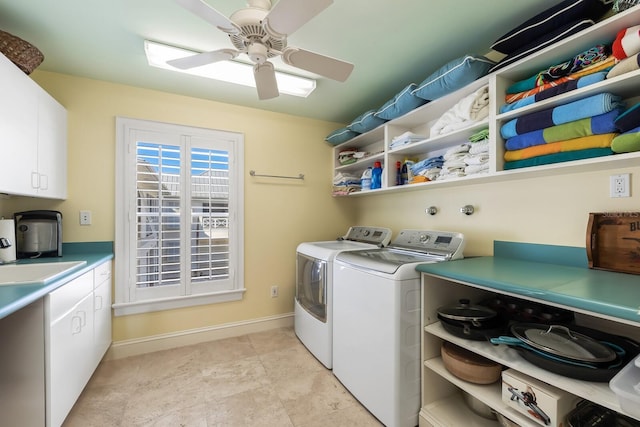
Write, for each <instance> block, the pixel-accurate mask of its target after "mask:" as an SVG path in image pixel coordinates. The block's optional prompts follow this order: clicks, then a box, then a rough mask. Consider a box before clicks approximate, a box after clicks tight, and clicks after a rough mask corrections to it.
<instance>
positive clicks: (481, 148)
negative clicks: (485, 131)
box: [469, 139, 489, 154]
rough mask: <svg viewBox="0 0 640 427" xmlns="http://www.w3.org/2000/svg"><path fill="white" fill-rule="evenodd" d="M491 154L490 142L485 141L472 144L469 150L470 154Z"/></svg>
mask: <svg viewBox="0 0 640 427" xmlns="http://www.w3.org/2000/svg"><path fill="white" fill-rule="evenodd" d="M488 152H489V140H488V139H483V140H482V141H478V142H473V143H471V147H470V148H469V153H471V154H478V153H488Z"/></svg>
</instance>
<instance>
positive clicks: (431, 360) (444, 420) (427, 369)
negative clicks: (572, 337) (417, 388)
mask: <svg viewBox="0 0 640 427" xmlns="http://www.w3.org/2000/svg"><path fill="white" fill-rule="evenodd" d="M422 278H423V279H422V287H423V291H422V295H423V300H422V316H423V319H422V320H423V325H422V326H423V334H422V361H423V369H422V410H421V412H420V426H421V427H426V426H454V425H475V424H469V423H470V422H484V421H486V420H484V419H482V418H481V417H479V416H477V415H475V414H473V413H471V414H465V413H464V410H465V409H466V408H463V407H464V406H465V405H464V402H460V394H461V393H460V391H461V390H462V391H465V392H467V393H470V394H471V395H473V396H475V397H476V398H478V399H479V400H481V401H482V402H483V403H485V404H487V405H488V406H490V407H491V408H492V409H493V410H494V411H496V412H498V413H501V414H502V415H504V416H505V417H507V418H509V419H511V420H513V421H514V422H516V423H518V424H520V425H522V426H526V427H534V426H538V424H537V423H535V422H533V421H531V420H530V419H528V418H526V417H525V416H523V415H522V414H520V413H518V412H516V411H514V410H512V409H511V408H509V407H508V406H507V405H506V404H505V403H503V402H502V399H501V392H500V383H499V382H498V383H494V384H490V385H477V384H472V383H469V382H467V381H464V380H461V379H459V378H457V377H455V376H453V375H452V374H451V373H449V371H447V369H446V368H445V367H444V364H443V362H442V358H441V357H440V348H441V345H442V342H443V341H448V342H451V343H454V344H456V345H458V346H460V347H463V348H465V349H467V350H470V351H472V352H474V353H476V354H479V355H481V356H483V357H486V358H488V359H490V360H493V361H495V362H498V363H500V364H502V365H503V366H505V367H508V368H511V369H514V370H517V371H520V372H523V373H525V374H527V375H529V376H531V377H534V378H536V379H538V380H540V381H543V382H545V383H547V384H550V385H552V386H554V387H557V388H560V389H562V390H566V391H568V392H570V393H572V394H574V395H575V396H578V397H580V398H582V399H586V400H589V401H591V402H594V403H596V404H598V405H601V406H604V407H606V408H609V409H612V410H614V411H617V412H621V413H624V411H623V410H622V409H621V407H620V405H619V403H618V399H617V397H616V395H615V394H614V393H613V391H611V389H610V388H609V384H608V383H607V382H590V381H581V380H576V379H572V378H569V377H565V376H562V375H558V374H555V373H553V372H550V371H547V370H545V369H542V368H539V367H537V366H535V365H533V364H531V363H529V362H527V361H526V360H525V359H523V358H522V357H521V356H520V355H519V353H518V352H517V351H516V350H515V349H512V348H509V347H507V346H504V345H493V344H491V343H489V342H487V341H473V340H468V339H463V338H459V337H457V336H454V335H452V334H450V333H449V332H447V331H446V330H445V329H444V327H443V326H442V324H441V323H440V321H439V320H438V318H437V309H438V307H441V306H444V305H450V304H455V303H456V302H457V301H458V300H459V299H460V298H469V299H470V300H471V301H479V300H482V299H485V298H488V297H490V296H491V295H495V294H499V293H500V292H499V291H489V290H486V289H480V288H477V287H475V286H473V285H472V284H468V283H461V282H456V281H453V280H447V279H443V278H440V277H436V276H431V275H429V274H423V276H422ZM518 297H519V298H522V299H526V298H525V297H523V296H518ZM537 302H540V301H537ZM561 308H565V309H569V310H571V309H572V308H571V307H561ZM578 320H579V323H582V324H585V325H589V326H590V327H596V326H597V325H598V324H599V322H608V323H606V324H603V326H602V327H601V328H600V329H601V330H611V329H615V326H616V325H615V321H613V323H614V325H613V327H612V323H611V322H612V320H611V319H608V320H606V321H605V320H603V319H602V318H600V317H599V316H596V315H593V316H590V315H589V313H581V314H580V318H579V319H578ZM621 323H622V322H621ZM628 327H629V325H625V326H624V328H628ZM632 328H634V330H636V332H638V333H640V331H638V329H640V326H635V325H633V326H632ZM626 415H629V414H626ZM460 417H462V418H460ZM469 419H471V420H472V421H468V420H469ZM460 420H467V422H466V423H463V424H460V422H461V421H460ZM478 425H482V424H478Z"/></svg>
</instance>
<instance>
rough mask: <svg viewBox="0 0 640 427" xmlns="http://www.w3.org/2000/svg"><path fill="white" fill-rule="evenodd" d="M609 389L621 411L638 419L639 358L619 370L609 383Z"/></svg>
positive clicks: (639, 404) (639, 397)
mask: <svg viewBox="0 0 640 427" xmlns="http://www.w3.org/2000/svg"><path fill="white" fill-rule="evenodd" d="M609 387H610V388H611V390H613V392H614V393H615V394H616V396H617V397H618V402H620V406H621V407H622V410H623V411H625V412H626V413H627V414H629V415H631V416H632V417H635V418H640V356H638V357H636V358H635V359H634V360H632V361H631V362H629V363H627V365H626V366H625V367H624V368H622V369H621V370H620V372H618V373H617V374H616V376H615V377H613V378H611V381H609Z"/></svg>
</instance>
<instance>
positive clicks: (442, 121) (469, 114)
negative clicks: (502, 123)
mask: <svg viewBox="0 0 640 427" xmlns="http://www.w3.org/2000/svg"><path fill="white" fill-rule="evenodd" d="M488 116H489V86H488V85H487V86H483V87H481V88H480V89H478V90H476V91H475V92H473V93H471V94H469V95H467V96H465V97H464V98H462V99H461V100H460V101H458V103H457V104H456V105H454V106H453V107H451V108H450V109H449V110H447V111H446V112H445V113H444V114H443V115H442V116H440V118H438V120H436V122H435V123H434V124H433V125H432V126H431V134H430V136H431V137H432V138H433V137H436V136H438V135H445V134H447V133H451V132H453V131H455V130H458V129H462V128H465V127H467V126H470V125H471V124H473V123H476V122H479V121H480V120H484V119H485V118H487V117H488Z"/></svg>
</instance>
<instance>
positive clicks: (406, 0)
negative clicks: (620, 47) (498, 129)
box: [0, 0, 560, 123]
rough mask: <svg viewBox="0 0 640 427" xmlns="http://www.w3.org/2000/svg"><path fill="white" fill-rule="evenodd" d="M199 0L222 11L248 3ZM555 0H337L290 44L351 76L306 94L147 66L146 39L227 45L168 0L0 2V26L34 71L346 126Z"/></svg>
mask: <svg viewBox="0 0 640 427" xmlns="http://www.w3.org/2000/svg"><path fill="white" fill-rule="evenodd" d="M206 1H207V2H208V3H209V4H210V5H211V6H213V7H214V8H215V9H217V10H218V11H220V12H221V13H223V14H225V15H226V16H229V15H231V14H232V13H233V12H234V11H236V10H237V9H240V8H242V7H244V6H245V2H244V0H206ZM300 1H304V0H300ZM559 2H560V0H510V1H509V0H480V1H479V0H459V1H452V2H439V1H434V0H395V1H375V0H335V2H334V3H333V4H332V5H331V6H329V8H328V9H326V10H325V11H324V12H322V13H321V14H320V15H318V16H316V17H315V18H314V19H312V20H311V21H310V22H308V23H307V24H306V25H305V26H303V27H302V28H301V29H300V30H298V31H297V32H295V33H294V34H292V35H291V36H290V37H289V38H288V44H289V46H296V47H301V48H304V49H307V50H311V51H314V52H317V53H321V54H323V55H328V56H332V57H335V58H339V59H342V60H345V61H349V62H352V63H353V64H355V69H354V71H353V73H352V74H351V76H350V77H349V79H348V80H347V81H346V82H344V83H340V82H335V81H332V80H329V79H325V78H319V79H318V81H317V89H316V90H315V91H314V93H312V94H311V95H310V96H309V97H308V98H298V97H293V96H289V95H280V96H279V97H278V98H275V99H271V100H266V101H259V100H258V97H257V94H256V91H255V89H254V88H249V87H244V86H237V85H233V84H228V83H220V82H215V81H213V80H208V79H204V78H201V77H196V76H191V75H187V74H181V73H175V72H172V71H167V70H162V69H157V68H152V67H149V66H148V65H147V62H146V59H145V56H144V47H143V41H144V40H145V39H148V40H154V41H158V42H162V43H166V44H171V45H175V46H180V47H186V48H190V49H193V50H201V51H207V50H215V49H219V48H231V47H232V45H231V42H230V41H229V40H228V38H227V36H226V35H225V34H224V33H222V32H221V31H218V30H217V29H215V28H213V27H212V26H211V25H210V24H208V23H207V22H205V21H203V20H202V19H200V18H198V17H197V16H195V15H193V14H191V13H190V12H188V11H187V10H185V9H184V8H182V7H181V6H179V5H178V4H177V3H176V2H175V1H173V0H102V1H98V0H56V1H52V0H0V29H1V30H4V31H6V32H9V33H12V34H14V35H16V36H18V37H21V38H23V39H25V40H27V41H28V42H30V43H32V44H33V45H35V46H37V47H38V48H39V49H40V50H41V51H42V52H43V54H44V56H45V60H44V62H43V63H42V64H41V65H40V67H39V69H41V70H46V71H53V72H58V73H64V74H71V75H75V76H82V77H87V78H91V79H98V80H105V81H109V82H116V83H122V84H127V85H132V86H138V87H145V88H151V89H157V90H161V91H165V92H172V93H177V94H183V95H187V96H192V97H199V98H205V99H211V100H216V101H221V102H225V103H230V104H238V105H244V106H249V107H254V108H260V109H265V110H270V111H276V112H282V113H288V114H293V115H298V116H305V117H312V118H317V119H322V120H328V121H335V122H342V123H348V122H350V121H351V120H352V119H353V118H355V117H356V116H358V115H359V114H360V113H362V112H364V111H366V110H369V109H372V108H377V107H379V106H380V105H382V104H383V103H384V102H385V101H387V100H388V99H389V98H391V97H393V95H394V94H395V93H396V92H398V91H400V90H401V89H402V88H403V87H405V86H406V85H407V84H409V83H411V82H415V83H419V82H420V81H422V80H423V79H424V78H425V77H427V76H428V75H429V74H430V73H431V72H433V71H435V70H436V69H437V68H439V67H440V66H441V65H443V64H445V63H447V62H448V61H450V60H452V59H455V58H457V57H459V56H462V55H464V54H467V53H480V54H483V53H487V52H488V51H489V46H490V45H491V43H492V42H493V41H494V40H495V39H496V38H497V37H499V36H500V35H502V34H503V33H505V32H507V31H508V30H510V29H511V28H513V27H514V26H516V25H518V24H520V23H521V22H523V21H524V20H526V19H528V18H530V17H532V16H534V15H535V14H537V13H538V12H540V11H542V10H544V9H547V8H549V7H551V6H553V5H555V4H557V3H559ZM274 3H275V1H274ZM238 59H240V58H238ZM273 62H274V65H275V66H276V69H283V70H286V69H285V68H284V67H283V64H282V62H281V61H280V60H279V59H277V58H276V59H275V60H273ZM289 70H291V69H289ZM300 74H303V75H309V74H308V73H306V72H305V73H302V72H301V73H300Z"/></svg>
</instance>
